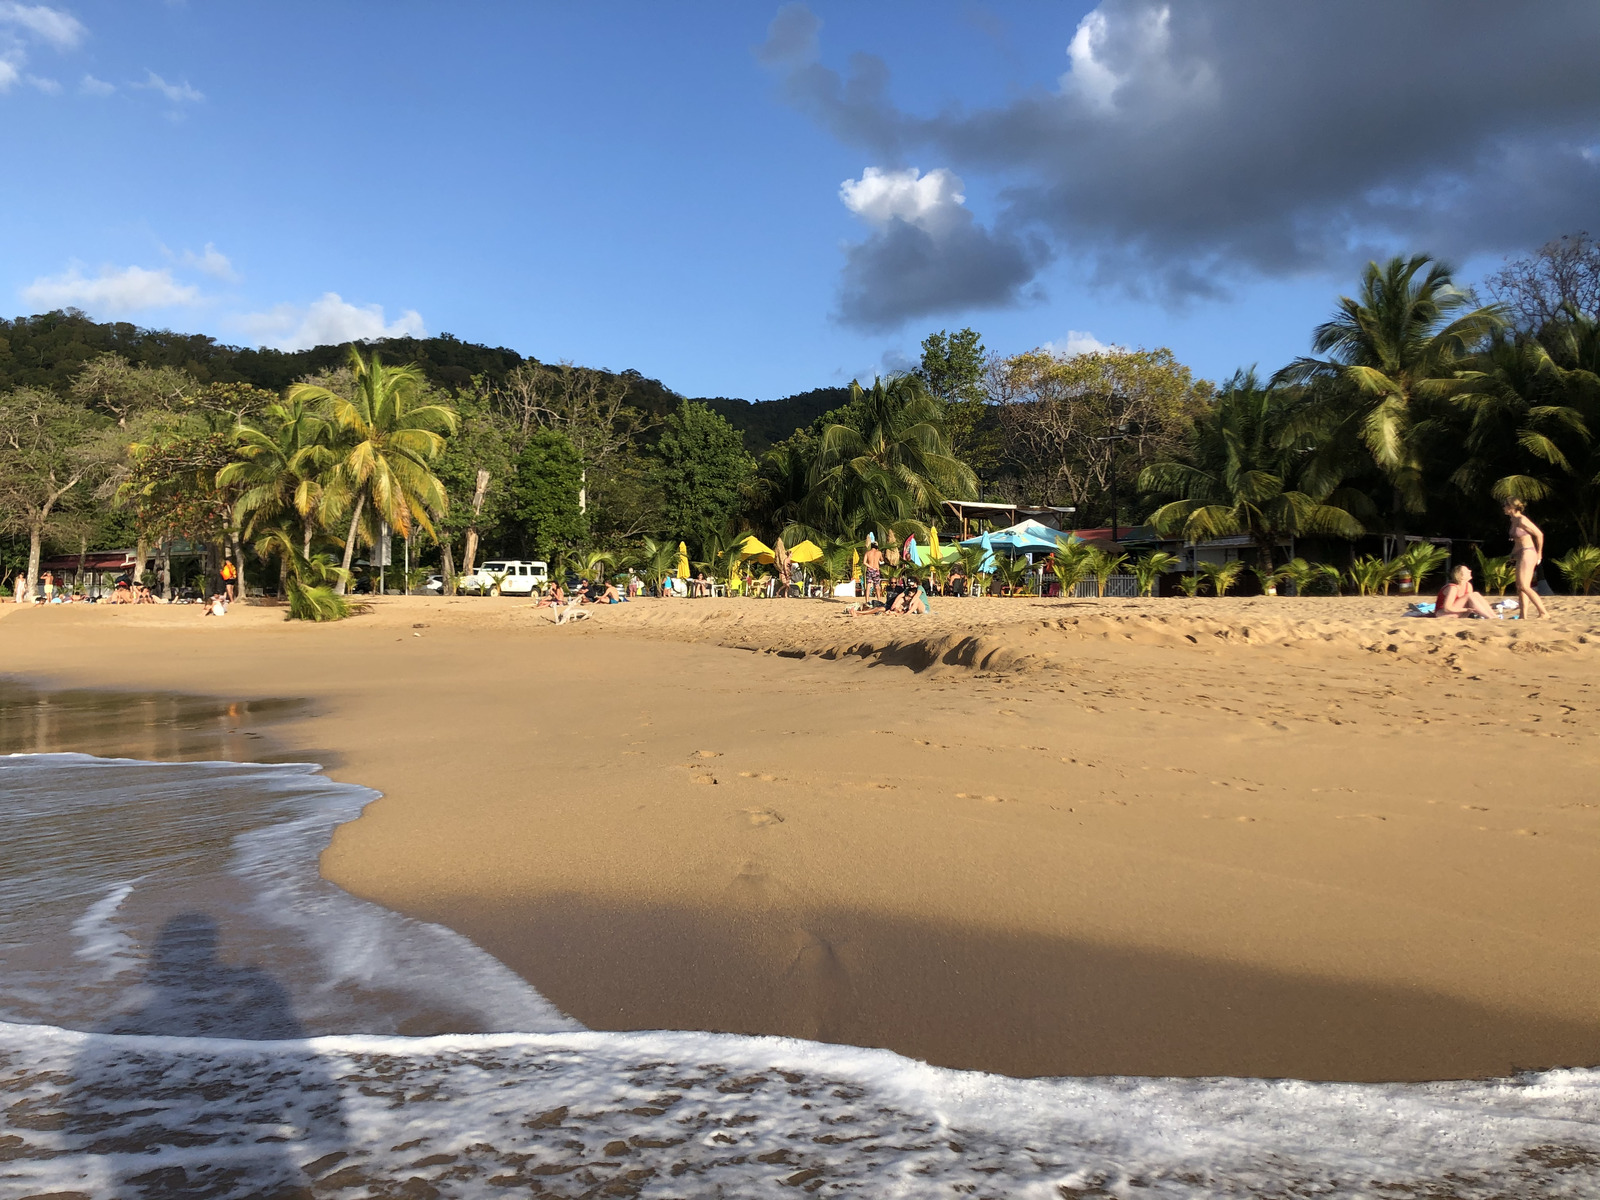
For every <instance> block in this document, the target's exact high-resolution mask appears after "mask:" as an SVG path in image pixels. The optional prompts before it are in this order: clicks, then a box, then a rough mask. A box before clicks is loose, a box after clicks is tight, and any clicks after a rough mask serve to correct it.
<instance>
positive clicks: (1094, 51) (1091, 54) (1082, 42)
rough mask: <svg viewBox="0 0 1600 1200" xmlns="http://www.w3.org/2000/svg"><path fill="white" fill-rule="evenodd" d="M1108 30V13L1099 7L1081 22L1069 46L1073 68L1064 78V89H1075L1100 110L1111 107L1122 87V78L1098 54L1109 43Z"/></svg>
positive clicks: (1062, 81)
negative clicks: (1107, 41) (1113, 99)
mask: <svg viewBox="0 0 1600 1200" xmlns="http://www.w3.org/2000/svg"><path fill="white" fill-rule="evenodd" d="M1106 30H1107V23H1106V15H1105V13H1103V12H1101V11H1100V10H1099V9H1095V10H1094V11H1093V12H1091V13H1089V14H1088V15H1087V16H1086V17H1084V18H1083V20H1081V21H1079V22H1078V28H1077V30H1076V32H1074V33H1073V35H1072V43H1071V44H1070V45H1069V46H1068V47H1067V58H1068V59H1070V60H1071V62H1072V69H1071V70H1070V71H1068V72H1067V73H1066V74H1065V75H1063V76H1062V77H1061V90H1062V91H1068V90H1069V89H1070V90H1072V91H1076V92H1077V93H1078V94H1079V95H1080V96H1082V97H1083V98H1084V99H1085V100H1087V101H1088V102H1089V104H1090V105H1091V106H1092V107H1094V108H1098V109H1108V108H1111V107H1112V98H1113V97H1114V96H1115V95H1116V92H1117V88H1119V87H1121V86H1122V77H1121V76H1119V75H1118V74H1117V73H1116V72H1115V71H1113V70H1112V69H1111V68H1110V67H1109V66H1107V65H1106V64H1105V62H1104V61H1103V60H1101V58H1100V57H1099V54H1100V51H1101V50H1102V48H1103V47H1104V46H1105V43H1106Z"/></svg>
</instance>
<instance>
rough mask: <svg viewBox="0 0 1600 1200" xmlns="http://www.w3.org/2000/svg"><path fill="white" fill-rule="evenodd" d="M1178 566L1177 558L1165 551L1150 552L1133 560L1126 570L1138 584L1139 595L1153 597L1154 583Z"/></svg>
mask: <svg viewBox="0 0 1600 1200" xmlns="http://www.w3.org/2000/svg"><path fill="white" fill-rule="evenodd" d="M1177 565H1178V556H1177V555H1176V554H1170V553H1168V552H1167V551H1165V550H1151V551H1149V552H1148V553H1145V554H1140V555H1138V556H1137V557H1135V558H1134V560H1133V563H1132V565H1131V566H1130V567H1129V568H1128V569H1129V570H1130V571H1131V572H1132V574H1133V577H1134V579H1135V580H1136V581H1137V582H1138V584H1139V595H1141V596H1153V595H1155V590H1156V581H1157V580H1158V579H1160V578H1161V576H1163V575H1165V574H1166V573H1167V572H1168V571H1171V570H1172V569H1173V568H1174V567H1176V566H1177Z"/></svg>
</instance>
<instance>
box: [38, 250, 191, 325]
mask: <svg viewBox="0 0 1600 1200" xmlns="http://www.w3.org/2000/svg"><path fill="white" fill-rule="evenodd" d="M22 298H23V299H24V300H25V301H27V302H28V303H29V304H32V305H34V306H35V307H36V308H37V309H39V310H41V311H42V310H46V309H55V308H68V307H71V308H82V309H86V310H88V311H90V312H93V313H97V314H103V315H107V316H122V315H125V314H127V313H135V312H143V311H145V310H146V309H152V308H171V307H174V306H177V305H191V304H199V303H200V302H201V300H202V299H203V297H202V296H201V295H200V289H199V288H197V287H195V286H193V285H192V284H184V283H178V282H177V281H176V280H175V279H173V278H172V272H171V271H169V270H168V269H167V268H165V267H163V268H162V269H161V270H159V271H151V270H148V269H146V268H144V267H123V268H121V269H118V268H116V267H109V266H108V267H101V268H100V273H99V274H98V275H94V276H88V275H85V274H84V273H83V268H82V267H81V266H80V265H79V264H77V263H73V264H72V265H71V266H70V267H68V268H67V269H66V270H65V271H63V272H62V273H61V274H60V275H41V276H40V277H39V278H38V279H35V280H34V281H33V282H32V283H30V284H29V285H28V286H27V287H25V288H23V289H22Z"/></svg>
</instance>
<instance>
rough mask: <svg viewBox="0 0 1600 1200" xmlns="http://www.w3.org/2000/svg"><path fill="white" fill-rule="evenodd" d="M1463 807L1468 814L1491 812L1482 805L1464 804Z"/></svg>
mask: <svg viewBox="0 0 1600 1200" xmlns="http://www.w3.org/2000/svg"><path fill="white" fill-rule="evenodd" d="M1461 807H1462V808H1464V809H1466V810H1467V811H1468V812H1488V811H1489V810H1488V809H1487V808H1485V807H1484V806H1483V805H1481V804H1463V805H1462V806H1461Z"/></svg>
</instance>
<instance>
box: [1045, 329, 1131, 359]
mask: <svg viewBox="0 0 1600 1200" xmlns="http://www.w3.org/2000/svg"><path fill="white" fill-rule="evenodd" d="M1039 349H1041V350H1043V351H1044V352H1045V353H1046V354H1053V355H1055V357H1057V358H1076V357H1078V355H1080V354H1095V353H1097V352H1099V351H1101V350H1121V349H1123V347H1121V346H1118V345H1115V344H1114V343H1112V342H1102V341H1101V340H1100V339H1099V338H1097V337H1095V335H1094V334H1092V333H1090V332H1088V330H1084V329H1069V330H1067V336H1066V337H1064V338H1058V339H1056V340H1055V341H1051V342H1046V343H1045V344H1044V345H1042V346H1040V347H1039Z"/></svg>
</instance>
